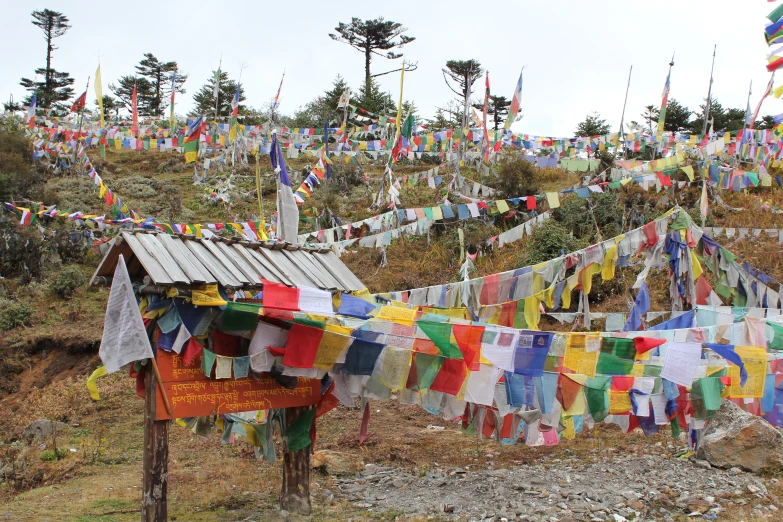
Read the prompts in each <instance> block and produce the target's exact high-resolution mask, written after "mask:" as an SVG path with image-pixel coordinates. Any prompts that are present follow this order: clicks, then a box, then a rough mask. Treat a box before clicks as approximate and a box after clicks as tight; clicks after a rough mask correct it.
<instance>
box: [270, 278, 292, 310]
mask: <svg viewBox="0 0 783 522" xmlns="http://www.w3.org/2000/svg"><path fill="white" fill-rule="evenodd" d="M263 283H264V300H263V303H264V308H277V309H280V310H291V311H293V310H299V289H298V288H289V287H287V286H285V285H281V284H278V283H273V282H271V281H263Z"/></svg>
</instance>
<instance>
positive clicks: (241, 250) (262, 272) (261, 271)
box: [231, 243, 276, 283]
mask: <svg viewBox="0 0 783 522" xmlns="http://www.w3.org/2000/svg"><path fill="white" fill-rule="evenodd" d="M231 248H233V249H234V251H235V252H236V253H237V254H238V255H239V257H240V258H241V259H242V261H244V262H245V263H247V266H248V267H250V268H251V269H252V270H253V271H254V272H257V273H258V282H259V283H261V279H268V280H270V281H275V279H276V278H275V277H274V274H272V272H270V271H269V270H268V269H267V268H266V267H264V266H262V265H261V263H259V262H258V260H257V259H256V258H255V257H254V256H253V254H251V253H250V249H249V248H247V247H246V246H245V245H241V244H239V243H234V244H233V245H231Z"/></svg>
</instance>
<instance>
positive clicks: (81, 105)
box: [71, 91, 87, 112]
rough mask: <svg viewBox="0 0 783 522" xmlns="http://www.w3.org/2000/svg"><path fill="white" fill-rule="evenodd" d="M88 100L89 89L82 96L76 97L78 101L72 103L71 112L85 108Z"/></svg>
mask: <svg viewBox="0 0 783 522" xmlns="http://www.w3.org/2000/svg"><path fill="white" fill-rule="evenodd" d="M86 101H87V91H84V92H83V93H82V95H81V96H79V97H78V98H76V101H75V102H73V105H71V112H79V111H80V110H82V109H84V104H85V102H86Z"/></svg>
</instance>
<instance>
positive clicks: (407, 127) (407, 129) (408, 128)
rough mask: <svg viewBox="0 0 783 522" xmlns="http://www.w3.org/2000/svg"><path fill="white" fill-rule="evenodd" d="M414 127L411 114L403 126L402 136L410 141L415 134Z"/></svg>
mask: <svg viewBox="0 0 783 522" xmlns="http://www.w3.org/2000/svg"><path fill="white" fill-rule="evenodd" d="M413 125H414V119H413V114H412V113H411V114H409V115H408V118H407V119H406V120H405V123H403V124H402V131H401V132H402V135H403V136H405V137H406V138H409V139H410V137H411V135H412V134H413Z"/></svg>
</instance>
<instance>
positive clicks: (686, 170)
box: [680, 165, 693, 181]
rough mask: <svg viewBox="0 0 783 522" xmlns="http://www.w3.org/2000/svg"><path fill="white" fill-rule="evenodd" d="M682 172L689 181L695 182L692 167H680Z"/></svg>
mask: <svg viewBox="0 0 783 522" xmlns="http://www.w3.org/2000/svg"><path fill="white" fill-rule="evenodd" d="M680 168H681V169H682V171H683V172H684V173H685V175H686V176H688V179H689V180H690V181H693V167H691V166H690V165H686V166H685V167H680Z"/></svg>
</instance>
